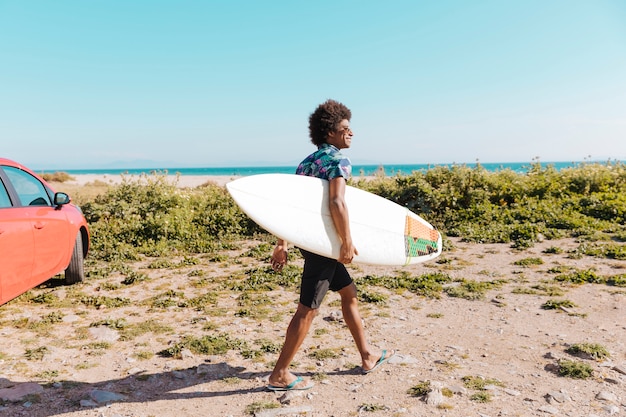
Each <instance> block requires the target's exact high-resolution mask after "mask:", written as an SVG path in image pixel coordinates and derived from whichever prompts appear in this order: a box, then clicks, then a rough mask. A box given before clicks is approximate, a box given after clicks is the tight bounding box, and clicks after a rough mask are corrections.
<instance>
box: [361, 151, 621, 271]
mask: <svg viewBox="0 0 626 417" xmlns="http://www.w3.org/2000/svg"><path fill="white" fill-rule="evenodd" d="M356 185H357V186H359V187H361V188H364V189H366V190H368V191H371V192H374V193H376V194H379V195H381V196H383V197H386V198H388V199H390V200H392V201H395V202H397V203H399V204H401V205H404V206H407V207H408V208H410V209H412V210H414V211H416V212H418V213H424V216H425V217H426V218H427V219H428V220H429V221H431V223H433V224H434V225H436V226H437V227H438V228H439V229H440V230H442V231H443V232H444V233H445V234H447V235H448V236H461V237H462V238H463V239H464V240H466V241H471V242H483V243H511V244H512V246H513V247H516V248H525V247H528V246H532V245H533V244H534V243H535V242H537V241H538V240H539V239H542V238H547V239H552V238H559V237H566V236H570V237H581V236H594V234H595V232H596V231H602V232H604V233H608V234H623V233H624V231H625V227H626V193H625V192H626V166H624V165H623V164H621V163H619V162H610V161H609V162H607V163H606V164H590V163H582V164H580V165H578V166H576V167H572V168H568V169H563V170H560V171H557V170H556V169H554V167H553V166H550V165H548V166H544V165H542V164H541V163H540V162H539V161H535V162H534V163H533V164H531V165H530V166H529V167H528V169H527V171H526V172H525V173H516V172H514V171H511V170H508V169H506V170H501V171H496V172H491V171H487V170H486V169H484V168H483V167H482V166H480V164H477V165H476V166H475V167H469V166H465V165H458V166H453V167H451V168H448V167H434V168H432V169H429V170H427V171H424V172H413V173H412V174H411V175H405V176H397V177H393V178H384V177H381V178H377V179H375V180H372V181H366V180H359V181H356ZM619 247H620V248H622V249H621V250H616V249H617V247H616V246H614V245H609V246H608V247H603V248H602V249H603V250H604V252H602V250H599V253H601V255H602V256H609V257H614V258H616V259H624V258H622V256H624V251H623V247H621V246H619Z"/></svg>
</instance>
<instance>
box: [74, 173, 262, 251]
mask: <svg viewBox="0 0 626 417" xmlns="http://www.w3.org/2000/svg"><path fill="white" fill-rule="evenodd" d="M82 209H83V212H84V213H85V217H86V219H87V221H88V222H89V224H90V229H91V233H92V246H91V256H93V257H94V258H95V259H101V260H105V261H113V260H121V261H127V260H131V261H132V260H137V259H139V258H138V257H139V255H140V254H144V255H148V256H161V255H164V254H168V252H171V253H175V252H177V251H182V252H193V253H211V252H213V251H216V250H218V249H220V248H222V247H223V245H224V244H225V242H228V240H229V239H232V238H235V237H241V236H252V235H254V234H255V233H258V232H260V231H261V230H260V229H259V228H258V226H256V225H255V224H254V222H252V221H251V220H250V219H249V218H248V217H247V216H246V215H245V214H244V213H243V212H242V211H240V210H239V208H238V207H237V205H236V204H235V203H234V201H233V200H232V199H231V198H230V195H229V194H228V192H227V191H226V190H225V189H224V188H223V187H219V186H212V185H209V186H207V187H202V188H197V189H179V188H177V187H176V186H175V185H174V184H170V183H168V182H167V181H166V176H164V175H158V174H154V175H151V176H148V177H145V178H143V181H141V180H134V181H131V180H127V179H124V181H123V182H122V184H120V185H118V186H115V187H111V188H110V189H109V190H108V191H107V192H106V193H105V194H103V195H99V196H98V197H96V199H95V200H94V201H90V202H88V203H86V204H84V205H83V207H82Z"/></svg>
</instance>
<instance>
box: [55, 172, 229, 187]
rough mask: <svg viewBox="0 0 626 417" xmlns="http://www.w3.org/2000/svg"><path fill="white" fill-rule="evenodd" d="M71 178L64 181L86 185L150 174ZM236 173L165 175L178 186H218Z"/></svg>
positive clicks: (134, 178) (141, 178)
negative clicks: (207, 184) (210, 184)
mask: <svg viewBox="0 0 626 417" xmlns="http://www.w3.org/2000/svg"><path fill="white" fill-rule="evenodd" d="M71 177H72V179H71V180H68V181H65V182H64V184H68V185H79V186H83V185H87V184H95V183H105V184H108V185H118V184H121V183H122V182H123V181H124V180H128V181H132V182H135V181H145V180H146V179H147V178H150V175H144V174H73V175H71ZM237 178H239V176H236V175H167V176H166V180H167V182H168V183H170V184H175V185H176V186H177V187H179V188H194V187H198V186H201V185H203V184H206V183H213V184H216V185H219V186H220V187H223V186H225V185H226V184H227V183H229V182H231V181H233V180H236V179H237Z"/></svg>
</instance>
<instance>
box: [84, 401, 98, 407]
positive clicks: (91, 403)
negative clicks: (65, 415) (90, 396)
mask: <svg viewBox="0 0 626 417" xmlns="http://www.w3.org/2000/svg"><path fill="white" fill-rule="evenodd" d="M80 406H81V407H97V406H98V403H97V402H95V401H91V400H80Z"/></svg>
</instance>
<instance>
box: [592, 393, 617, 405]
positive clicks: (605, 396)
mask: <svg viewBox="0 0 626 417" xmlns="http://www.w3.org/2000/svg"><path fill="white" fill-rule="evenodd" d="M596 400H600V401H608V402H610V403H617V395H615V394H613V393H612V392H609V391H600V392H599V393H598V394H597V395H596Z"/></svg>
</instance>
